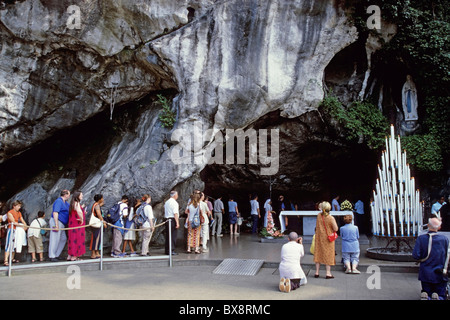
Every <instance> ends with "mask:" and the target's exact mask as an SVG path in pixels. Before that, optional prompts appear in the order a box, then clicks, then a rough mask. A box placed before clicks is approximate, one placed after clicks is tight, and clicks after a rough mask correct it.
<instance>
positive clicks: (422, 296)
mask: <svg viewBox="0 0 450 320" xmlns="http://www.w3.org/2000/svg"><path fill="white" fill-rule="evenodd" d="M420 300H428V293H426V292H422V293H421V294H420Z"/></svg>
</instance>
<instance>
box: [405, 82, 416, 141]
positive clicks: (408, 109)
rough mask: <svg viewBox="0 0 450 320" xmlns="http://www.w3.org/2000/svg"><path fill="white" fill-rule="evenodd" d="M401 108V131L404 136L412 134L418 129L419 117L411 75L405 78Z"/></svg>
mask: <svg viewBox="0 0 450 320" xmlns="http://www.w3.org/2000/svg"><path fill="white" fill-rule="evenodd" d="M402 107H403V121H402V125H401V127H402V131H403V133H406V134H412V133H413V132H414V131H416V130H417V129H418V127H419V124H418V123H417V121H418V120H419V116H418V113H417V109H418V99H417V89H416V85H415V84H414V82H413V80H412V77H411V75H407V76H406V82H405V83H404V84H403V88H402Z"/></svg>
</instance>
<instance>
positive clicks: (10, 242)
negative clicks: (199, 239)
mask: <svg viewBox="0 0 450 320" xmlns="http://www.w3.org/2000/svg"><path fill="white" fill-rule="evenodd" d="M105 223H106V224H107V225H108V226H110V227H112V228H117V229H123V230H126V231H146V230H150V229H152V228H153V227H148V228H139V229H131V228H124V227H119V226H115V225H113V224H111V223H108V222H106V221H105ZM166 223H168V224H169V228H168V229H169V239H168V241H169V256H168V259H169V267H171V268H172V266H173V259H172V228H171V223H172V221H171V219H167V220H166V221H164V222H162V223H160V224H158V225H155V226H154V228H157V227H160V226H163V225H165V224H166ZM13 226H16V228H17V227H26V228H29V229H39V230H45V231H51V232H53V231H54V229H53V228H42V227H30V226H24V225H23V224H19V223H16V222H10V223H8V224H7V225H6V227H7V228H8V231H7V236H6V239H7V244H6V245H5V254H6V252H9V256H8V277H11V275H12V269H13V266H12V264H13V259H12V256H13V254H12V253H13V251H14V250H15V249H14V241H15V232H16V229H15V228H13ZM87 227H92V226H91V225H90V224H87V225H83V226H79V227H72V228H58V231H66V230H73V229H80V228H87ZM153 233H154V231H153V232H152V233H151V235H150V240H151V237H152V236H153ZM103 240H104V227H103V226H101V227H100V261H99V270H100V271H102V270H103V262H104V258H103V255H104V250H103V244H104V241H103ZM166 257H167V256H166V255H162V256H154V257H153V258H166ZM81 261H83V260H81ZM68 262H70V264H76V263H77V262H80V261H68ZM30 267H34V266H30ZM36 267H39V265H36Z"/></svg>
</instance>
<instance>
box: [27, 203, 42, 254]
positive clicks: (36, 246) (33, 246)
mask: <svg viewBox="0 0 450 320" xmlns="http://www.w3.org/2000/svg"><path fill="white" fill-rule="evenodd" d="M44 216H45V212H44V211H39V212H38V214H37V218H36V219H34V220H33V221H32V222H31V224H30V229H29V230H28V252H29V253H31V262H36V253H38V254H39V261H44V245H43V243H42V235H43V234H45V230H42V229H38V228H44V227H45V226H46V225H47V222H45V220H44Z"/></svg>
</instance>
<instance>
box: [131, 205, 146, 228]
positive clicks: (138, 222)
mask: <svg viewBox="0 0 450 320" xmlns="http://www.w3.org/2000/svg"><path fill="white" fill-rule="evenodd" d="M147 205H148V204H147V203H143V204H142V205H140V206H139V208H138V209H137V210H136V214H135V216H134V217H133V220H134V227H135V228H136V229H141V227H142V226H143V225H144V223H145V222H146V221H148V217H147V216H146V215H145V213H144V208H145V206H147Z"/></svg>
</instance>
